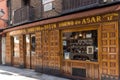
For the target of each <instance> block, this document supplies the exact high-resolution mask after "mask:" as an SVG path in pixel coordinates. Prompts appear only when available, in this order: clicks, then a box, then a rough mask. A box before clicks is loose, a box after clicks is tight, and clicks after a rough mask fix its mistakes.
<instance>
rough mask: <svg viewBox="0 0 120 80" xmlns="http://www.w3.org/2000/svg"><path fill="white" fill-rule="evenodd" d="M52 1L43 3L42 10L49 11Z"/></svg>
mask: <svg viewBox="0 0 120 80" xmlns="http://www.w3.org/2000/svg"><path fill="white" fill-rule="evenodd" d="M52 8H53V7H52V3H47V4H45V5H44V11H49V10H52Z"/></svg>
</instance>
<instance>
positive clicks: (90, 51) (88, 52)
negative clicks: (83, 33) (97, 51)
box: [87, 46, 94, 54]
mask: <svg viewBox="0 0 120 80" xmlns="http://www.w3.org/2000/svg"><path fill="white" fill-rule="evenodd" d="M93 52H94V47H93V46H87V54H93Z"/></svg>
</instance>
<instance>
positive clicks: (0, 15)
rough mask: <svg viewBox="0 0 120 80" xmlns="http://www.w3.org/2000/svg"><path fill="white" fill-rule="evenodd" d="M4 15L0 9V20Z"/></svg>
mask: <svg viewBox="0 0 120 80" xmlns="http://www.w3.org/2000/svg"><path fill="white" fill-rule="evenodd" d="M4 15H5V12H4V11H3V9H0V18H1V17H3V16H4Z"/></svg>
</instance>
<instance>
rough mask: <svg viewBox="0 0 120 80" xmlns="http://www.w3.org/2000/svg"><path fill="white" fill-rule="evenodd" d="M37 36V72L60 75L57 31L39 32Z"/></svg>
mask: <svg viewBox="0 0 120 80" xmlns="http://www.w3.org/2000/svg"><path fill="white" fill-rule="evenodd" d="M36 35H37V37H36V38H37V39H36V42H37V45H36V46H37V48H36V49H37V50H38V51H37V55H38V58H39V59H37V66H38V68H37V71H38V70H39V71H40V72H43V73H46V74H59V73H60V46H59V45H60V44H59V31H58V30H54V31H49V30H45V31H41V32H38V33H36Z"/></svg>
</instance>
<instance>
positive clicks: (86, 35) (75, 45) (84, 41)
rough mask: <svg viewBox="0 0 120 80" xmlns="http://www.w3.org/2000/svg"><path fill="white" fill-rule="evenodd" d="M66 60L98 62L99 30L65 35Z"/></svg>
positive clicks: (64, 51)
mask: <svg viewBox="0 0 120 80" xmlns="http://www.w3.org/2000/svg"><path fill="white" fill-rule="evenodd" d="M62 39H63V53H64V58H65V59H72V60H90V61H97V57H98V56H97V53H98V45H97V44H98V42H97V30H91V31H77V32H64V33H63V37H62Z"/></svg>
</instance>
